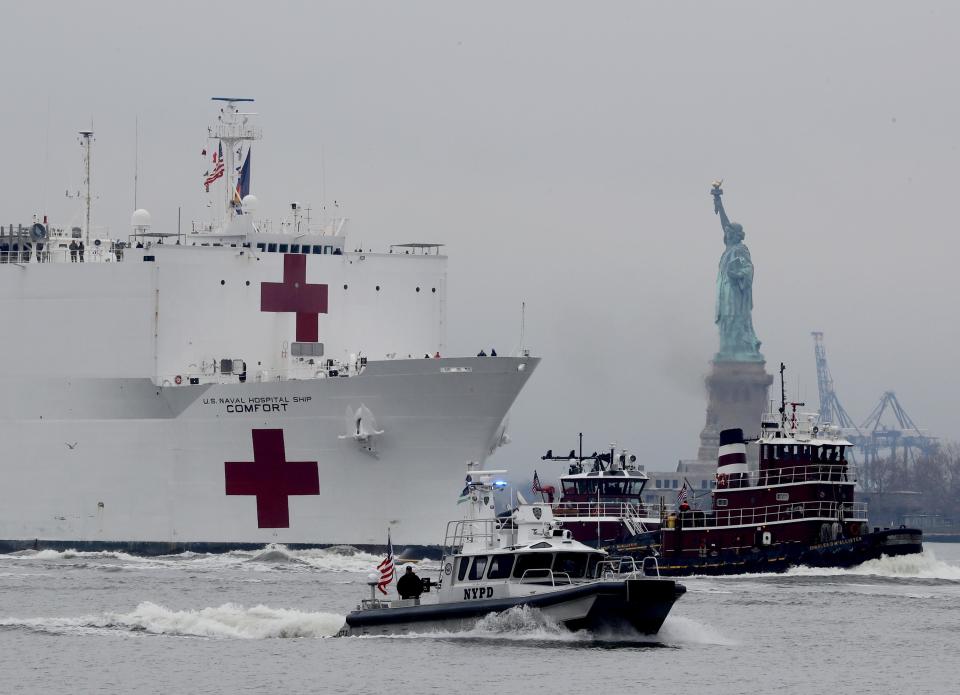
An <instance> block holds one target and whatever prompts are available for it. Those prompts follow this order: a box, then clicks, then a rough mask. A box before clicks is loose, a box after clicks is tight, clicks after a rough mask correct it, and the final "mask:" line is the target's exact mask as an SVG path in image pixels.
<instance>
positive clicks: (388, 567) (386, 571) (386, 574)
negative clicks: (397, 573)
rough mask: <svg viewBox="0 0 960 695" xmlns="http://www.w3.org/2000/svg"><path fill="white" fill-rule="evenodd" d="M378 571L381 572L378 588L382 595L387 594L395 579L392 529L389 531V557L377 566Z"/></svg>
mask: <svg viewBox="0 0 960 695" xmlns="http://www.w3.org/2000/svg"><path fill="white" fill-rule="evenodd" d="M377 570H378V571H379V572H380V581H379V582H378V583H377V588H378V589H380V593H382V594H385V593H387V587H388V586H390V583H391V582H392V581H393V577H394V567H393V542H392V541H391V540H390V529H387V556H386V557H385V558H384V559H383V562H381V563H380V564H379V565H377Z"/></svg>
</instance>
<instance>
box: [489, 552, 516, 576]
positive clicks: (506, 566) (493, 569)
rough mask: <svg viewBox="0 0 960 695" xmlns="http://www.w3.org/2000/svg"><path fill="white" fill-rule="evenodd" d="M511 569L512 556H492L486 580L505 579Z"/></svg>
mask: <svg viewBox="0 0 960 695" xmlns="http://www.w3.org/2000/svg"><path fill="white" fill-rule="evenodd" d="M512 569H513V555H494V556H493V557H492V558H490V569H488V570H487V579H506V578H507V577H509V576H510V570H512Z"/></svg>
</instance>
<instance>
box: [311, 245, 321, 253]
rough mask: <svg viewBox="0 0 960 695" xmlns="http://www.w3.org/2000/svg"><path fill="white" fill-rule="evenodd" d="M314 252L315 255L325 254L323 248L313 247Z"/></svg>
mask: <svg viewBox="0 0 960 695" xmlns="http://www.w3.org/2000/svg"><path fill="white" fill-rule="evenodd" d="M313 252H314V253H323V247H322V246H314V247H313Z"/></svg>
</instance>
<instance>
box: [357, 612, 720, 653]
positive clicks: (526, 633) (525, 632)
mask: <svg viewBox="0 0 960 695" xmlns="http://www.w3.org/2000/svg"><path fill="white" fill-rule="evenodd" d="M359 639H440V640H455V641H460V640H462V641H466V642H482V641H489V642H498V641H522V642H524V643H525V644H531V643H549V644H554V645H558V646H562V645H567V646H571V647H599V648H606V649H611V648H623V647H639V648H643V647H686V646H693V645H708V644H714V645H733V644H736V643H735V642H733V641H732V640H729V639H727V638H726V637H723V636H722V635H720V634H719V633H718V632H717V631H715V630H714V629H713V628H711V627H709V626H706V625H703V624H702V623H698V622H697V621H695V620H692V619H690V618H685V617H682V616H674V615H671V616H668V617H667V620H666V622H665V623H664V624H663V627H662V628H661V629H660V632H659V633H658V634H656V635H644V634H640V633H639V632H635V631H632V630H626V631H610V632H598V633H594V632H586V631H579V632H571V631H570V630H568V629H566V628H565V627H563V626H562V625H560V624H559V623H557V622H556V621H554V620H552V619H551V618H550V617H549V616H546V615H544V614H543V613H542V612H541V611H540V610H538V609H536V608H531V607H530V606H517V607H515V608H511V609H510V610H508V611H504V612H503V613H496V614H494V613H491V614H490V615H488V616H486V617H485V618H482V619H480V620H479V621H478V622H477V624H476V625H475V626H474V627H473V628H471V629H469V630H462V631H459V632H449V631H436V632H416V633H408V634H404V635H386V636H378V637H363V638H359Z"/></svg>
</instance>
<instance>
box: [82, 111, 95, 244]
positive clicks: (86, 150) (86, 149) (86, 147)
mask: <svg viewBox="0 0 960 695" xmlns="http://www.w3.org/2000/svg"><path fill="white" fill-rule="evenodd" d="M80 137H81V141H80V144H81V145H82V146H83V168H84V183H85V184H86V187H87V193H86V205H87V222H86V224H85V225H84V228H83V229H84V234H85V235H86V243H85V246H86V247H87V248H89V247H90V202H91V200H92V198H91V196H90V155H91V152H92V150H91V147H90V146H91V145H92V144H93V131H92V130H81V131H80Z"/></svg>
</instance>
